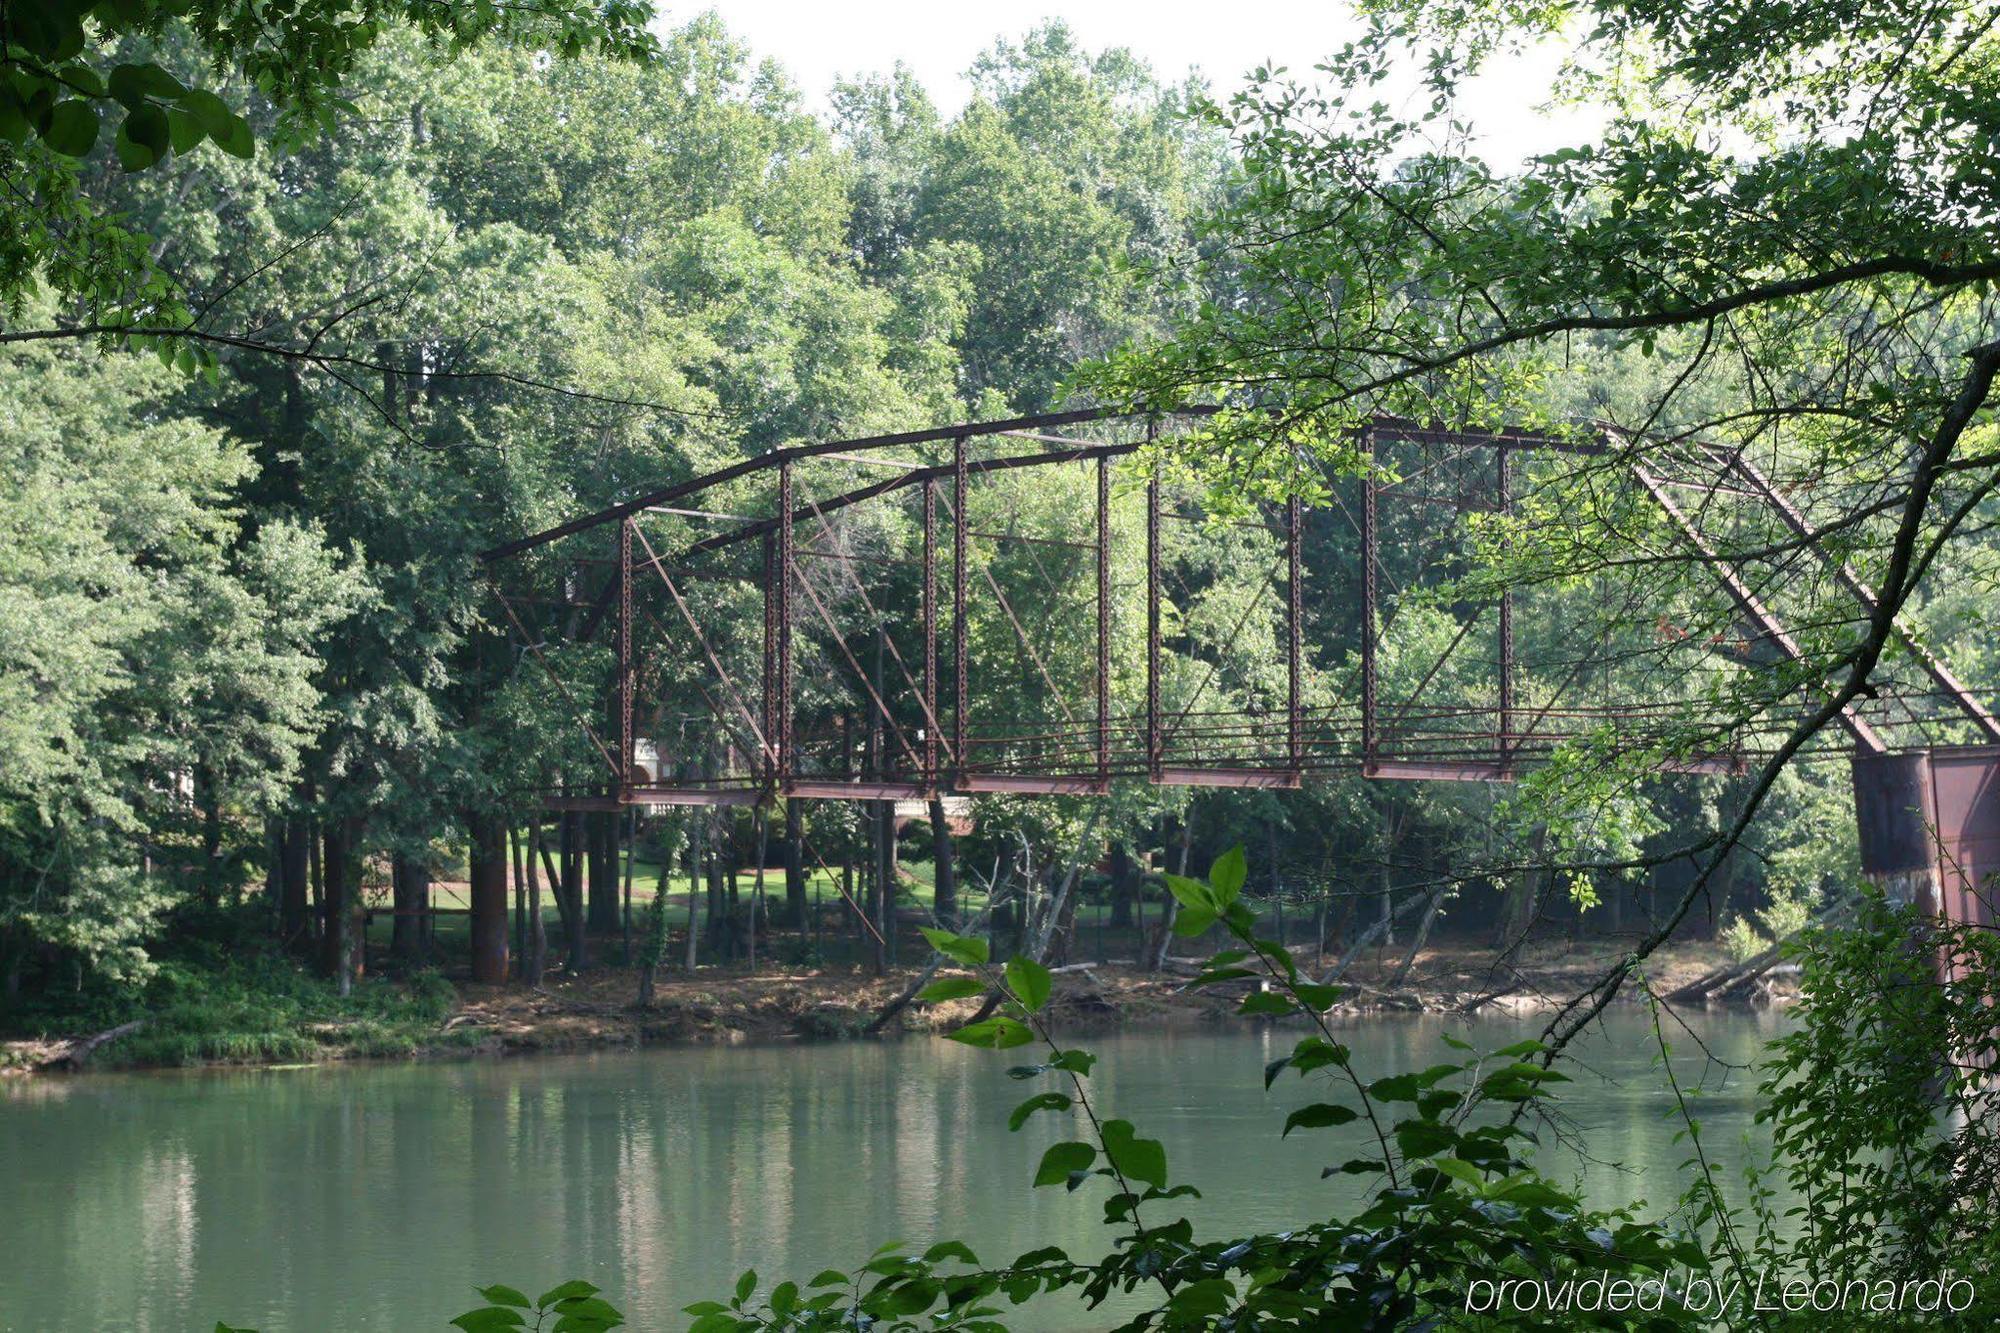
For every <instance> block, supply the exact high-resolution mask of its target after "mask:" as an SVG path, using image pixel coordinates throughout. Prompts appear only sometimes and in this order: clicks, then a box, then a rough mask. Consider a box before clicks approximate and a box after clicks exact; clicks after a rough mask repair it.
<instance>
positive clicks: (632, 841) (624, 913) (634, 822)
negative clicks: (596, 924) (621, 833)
mask: <svg viewBox="0 0 2000 1333" xmlns="http://www.w3.org/2000/svg"><path fill="white" fill-rule="evenodd" d="M624 823H625V873H624V876H623V878H624V885H623V892H624V905H623V907H622V908H621V910H620V911H619V913H618V928H619V930H620V931H621V932H622V933H623V935H624V939H625V947H624V949H623V950H622V956H621V958H620V962H622V963H623V964H624V966H626V967H630V966H632V866H633V863H634V862H635V861H637V860H638V859H639V811H638V810H637V808H634V809H633V810H632V811H631V812H630V813H629V814H627V815H626V816H625V820H624Z"/></svg>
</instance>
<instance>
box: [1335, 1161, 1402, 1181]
mask: <svg viewBox="0 0 2000 1333" xmlns="http://www.w3.org/2000/svg"><path fill="white" fill-rule="evenodd" d="M1388 1169H1389V1168H1388V1164H1387V1163H1385V1162H1383V1161H1380V1160H1379V1159H1376V1158H1370V1157H1350V1158H1349V1159H1347V1160H1346V1161H1345V1162H1342V1163H1341V1164H1340V1165H1339V1166H1330V1167H1328V1168H1327V1169H1326V1170H1324V1171H1322V1172H1320V1173H1319V1178H1320V1179H1321V1180H1325V1179H1326V1178H1327V1177H1328V1176H1371V1175H1377V1174H1379V1173H1381V1172H1383V1171H1386V1170H1388Z"/></svg>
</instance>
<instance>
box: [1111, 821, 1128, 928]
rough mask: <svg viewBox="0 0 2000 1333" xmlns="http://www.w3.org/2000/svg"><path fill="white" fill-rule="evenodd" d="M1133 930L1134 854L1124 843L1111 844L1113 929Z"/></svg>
mask: <svg viewBox="0 0 2000 1333" xmlns="http://www.w3.org/2000/svg"><path fill="white" fill-rule="evenodd" d="M1131 928H1132V853H1131V852H1129V851H1127V850H1126V849H1125V844H1124V843H1123V842H1114V843H1112V844H1111V929H1113V930H1130V929H1131Z"/></svg>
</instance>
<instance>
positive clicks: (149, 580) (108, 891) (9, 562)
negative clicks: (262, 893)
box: [0, 349, 370, 998]
mask: <svg viewBox="0 0 2000 1333" xmlns="http://www.w3.org/2000/svg"><path fill="white" fill-rule="evenodd" d="M170 383H171V376H170V375H169V374H168V373H167V372H165V371H163V370H162V369H160V368H159V367H158V366H153V365H150V364H149V363H148V362H146V361H143V360H137V359H134V358H132V357H129V356H111V357H97V356H95V355H91V354H84V353H78V352H76V351H74V350H64V351H57V350H52V349H17V350H11V351H9V352H7V353H6V354H4V356H0V394H4V398H5V401H6V402H7V403H8V404H9V410H8V425H7V430H6V433H5V434H6V438H5V441H4V443H0V464H4V472H5V475H6V476H7V478H8V485H7V487H6V488H5V490H4V491H0V534H4V536H0V974H4V977H5V980H6V988H7V992H8V995H9V997H10V998H11V997H12V995H13V994H14V993H15V992H16V991H17V990H18V989H19V988H20V986H21V983H22V978H23V975H24V970H25V969H26V968H27V967H28V966H29V965H30V964H31V963H33V962H35V961H37V960H40V962H41V963H43V964H44V965H46V966H57V965H62V964H69V965H72V966H75V967H78V968H81V969H85V970H89V971H93V972H99V973H104V974H108V975H111V976H114V977H129V976H132V975H135V974H142V973H143V972H144V971H145V969H146V966H147V962H148V960H147V956H146V953H145V951H144V947H143V946H144V944H145V942H146V940H147V938H148V937H149V935H150V934H151V933H152V931H153V930H154V928H155V926H156V923H157V921H158V919H159V917H160V916H161V914H163V913H164V912H166V911H168V910H169V909H171V908H172V907H174V906H175V905H176V904H178V903H180V902H183V901H185V900H187V899H189V898H191V897H193V896H195V895H198V894H208V895H213V894H214V893H216V892H217V891H218V890H219V889H220V888H221V887H223V886H226V885H231V884H237V883H240V882H241V879H242V873H241V867H240V866H238V865H232V864H230V863H229V862H228V861H226V860H225V859H224V858H225V857H228V858H233V857H235V856H237V855H238V854H239V853H240V847H241V843H240V841H239V840H238V839H237V838H236V837H234V836H231V837H229V838H228V839H227V840H226V841H225V840H224V838H223V836H222V827H221V826H222V822H223V820H224V818H225V816H227V817H228V818H229V819H230V820H231V821H232V822H233V821H234V818H235V816H236V815H237V814H238V813H239V812H244V811H251V812H257V811H263V810H268V809H271V808H274V807H275V806H276V804H277V803H278V802H279V801H280V800H281V799H282V798H283V796H284V795H285V794H286V791H287V789H288V787H289V785H290V782H291V780H292V777H293V775H294V774H295V773H296V772H297V770H298V766H299V762H300V756H301V752H302V751H303V750H304V748H305V746H306V745H307V744H308V743H309V742H310V741H311V739H312V738H313V736H314V734H315V733H316V732H317V730H318V728H319V726H320V725H321V723H322V721H323V714H322V711H321V709H322V705H321V699H320V696H319V695H318V693H317V692H316V691H315V690H314V688H313V675H314V673H315V672H316V671H317V670H318V668H319V666H320V662H321V658H320V656H319V654H320V653H321V652H323V651H324V648H325V643H324V638H323V636H324V633H325V631H326V630H327V628H328V627H329V626H331V625H333V624H334V623H336V622H338V621H339V620H341V619H342V618H343V617H345V616H346V615H348V614H349V613H351V612H352V611H354V610H355V609H357V608H358V607H359V606H361V605H362V604H364V603H365V602H366V601H367V600H368V599H369V596H370V589H369V588H368V585H367V582H366V579H365V576H364V575H363V573H362V571H361V570H360V569H359V567H358V565H357V564H356V562H354V561H353V560H351V559H346V558H342V557H339V556H337V555H336V554H335V553H334V552H333V551H332V550H331V549H329V548H328V546H327V545H326V544H325V542H324V538H323V534H322V533H321V532H320V531H319V530H318V529H317V528H316V527H314V526H313V525H311V524H309V523H292V522H270V523H264V524H261V525H259V526H258V527H256V528H255V529H254V530H252V529H251V527H250V525H249V524H248V523H247V522H246V520H245V517H244V515H243V514H242V512H241V510H240V508H238V507H237V506H236V505H235V504H233V502H232V500H231V495H232V492H233V491H234V490H235V489H236V488H237V487H238V486H240V485H241V484H243V483H244V482H245V481H246V480H247V479H248V477H249V476H250V475H251V473H252V471H253V465H252V463H251V460H250V457H249V452H248V450H247V449H246V448H245V447H244V446H243V444H242V443H241V442H239V441H235V440H231V439H229V438H228V437H226V436H224V435H223V434H221V433H220V432H218V431H216V430H214V429H212V428H210V427H208V426H205V425H203V424H202V423H200V422H198V421H195V420H192V419H190V418H188V417H186V416H175V415H167V414H161V413H159V412H158V411H157V410H156V409H155V407H154V403H155V402H156V400H157V399H158V398H159V397H160V396H161V395H162V394H163V393H164V392H165V391H166V390H167V388H168V386H169V384H170Z"/></svg>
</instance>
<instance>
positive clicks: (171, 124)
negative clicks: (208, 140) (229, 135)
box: [167, 111, 206, 153]
mask: <svg viewBox="0 0 2000 1333" xmlns="http://www.w3.org/2000/svg"><path fill="white" fill-rule="evenodd" d="M205 137H206V135H205V132H204V131H203V130H202V128H201V122H200V121H198V120H196V119H195V118H194V117H193V116H190V115H189V114H188V113H187V112H185V111H169V112H168V113H167V141H168V142H169V143H170V144H171V145H172V146H173V150H174V151H175V152H176V153H191V152H193V151H194V150H195V149H197V148H199V147H201V143H202V140H203V139H204V138H205Z"/></svg>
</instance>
